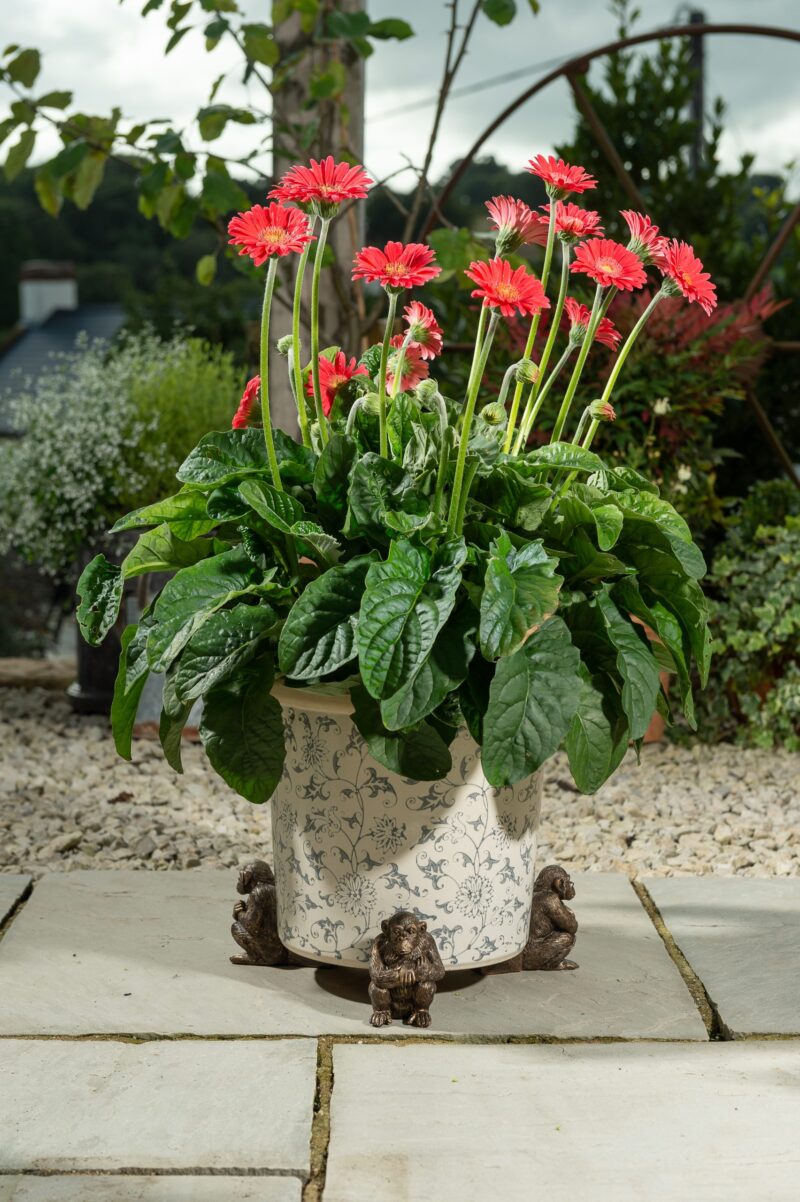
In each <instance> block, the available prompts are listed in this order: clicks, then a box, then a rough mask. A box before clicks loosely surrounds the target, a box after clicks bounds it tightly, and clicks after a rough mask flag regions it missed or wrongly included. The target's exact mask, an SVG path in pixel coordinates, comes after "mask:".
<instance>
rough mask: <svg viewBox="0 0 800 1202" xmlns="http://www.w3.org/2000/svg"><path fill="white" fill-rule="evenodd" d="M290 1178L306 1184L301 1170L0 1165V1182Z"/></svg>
mask: <svg viewBox="0 0 800 1202" xmlns="http://www.w3.org/2000/svg"><path fill="white" fill-rule="evenodd" d="M17 1176H19V1177H282V1178H285V1177H289V1178H291V1179H292V1180H294V1181H298V1180H299V1181H301V1182H302V1181H305V1179H306V1174H305V1172H304V1171H303V1170H302V1169H253V1168H249V1169H240V1168H233V1167H229V1168H217V1169H215V1168H207V1167H206V1168H203V1167H200V1166H198V1165H187V1166H184V1167H181V1168H164V1167H163V1166H162V1167H161V1168H148V1167H147V1166H146V1165H142V1166H140V1167H133V1166H125V1167H122V1168H118V1169H82V1168H59V1169H20V1168H4V1167H3V1166H2V1165H0V1181H2V1179H3V1177H17Z"/></svg>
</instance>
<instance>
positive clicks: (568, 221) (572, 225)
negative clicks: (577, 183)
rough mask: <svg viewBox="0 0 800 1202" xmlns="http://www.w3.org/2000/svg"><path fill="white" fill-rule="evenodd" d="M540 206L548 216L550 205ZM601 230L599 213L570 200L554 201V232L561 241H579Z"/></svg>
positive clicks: (599, 232)
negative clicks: (565, 201)
mask: <svg viewBox="0 0 800 1202" xmlns="http://www.w3.org/2000/svg"><path fill="white" fill-rule="evenodd" d="M542 208H543V210H544V212H545V213H547V216H548V218H549V216H550V205H542ZM602 232H603V227H602V225H601V224H600V214H599V213H595V212H593V211H592V210H591V209H582V208H581V207H580V205H574V204H572V203H571V202H567V203H564V201H561V200H558V201H556V233H557V234H558V235H559V236H560V237H561V239H562V241H564V242H569V243H573V242H579V241H580V239H581V238H593V237H595V236H596V235H597V234H602Z"/></svg>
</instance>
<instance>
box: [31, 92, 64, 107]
mask: <svg viewBox="0 0 800 1202" xmlns="http://www.w3.org/2000/svg"><path fill="white" fill-rule="evenodd" d="M71 100H72V92H45V94H44V96H40V97H39V99H38V100H37V101H36V104H37V106H38V107H39V108H44V109H65V108H66V107H67V105H68V104H69V103H70V101H71Z"/></svg>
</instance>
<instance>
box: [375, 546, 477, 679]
mask: <svg viewBox="0 0 800 1202" xmlns="http://www.w3.org/2000/svg"><path fill="white" fill-rule="evenodd" d="M466 554H467V552H466V547H465V545H464V540H463V539H454V540H450V541H449V542H446V543H443V544H442V545H441V546H440V547H439V548H438V550H437V551H436V552H435V554H433V555H431V553H430V552H429V551H428V550H427V549H425V548H421V547H415V546H413V545H412V544H411V543H410V542H408V541H406V540H405V539H401V540H399V541H398V542H393V543H392V545H391V547H390V550H389V558H388V560H387V561H386V563H375V564H373V565H372V566H371V567H370V569H369V571H368V573H367V579H366V588H365V590H364V596H363V598H362V600H361V610H360V613H359V618H358V633H357V645H358V659H359V665H360V668H361V679H362V680H363V682H364V685H365V687H366V689H367V691H368V692H369V693H370V694H371V695H372V696H373V697H377V698H386V697H391V696H392V694H393V693H396V692H397V691H398V689H400V688H402V686H403V685H404V684H405V683H406V682H407V681H408V680H409V679H410V678H411V677H412V676H414V675H415V673H416V672H417V671H418V670H419V668H420V667H421V666H422V664H423V663H424V661H425V659H426V657H427V656H428V655H429V654H430V652H431V649H432V647H433V644H434V642H435V640H436V636H437V635H438V633H439V631H440V630H441V629H442V627H443V626H444V624H445V622H446V621H447V619H448V617H449V616H450V613H451V611H452V609H453V606H454V604H455V599H456V591H457V589H458V586H459V584H460V583H461V568H462V566H463V564H464V562H465V560H466Z"/></svg>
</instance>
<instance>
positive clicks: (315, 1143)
mask: <svg viewBox="0 0 800 1202" xmlns="http://www.w3.org/2000/svg"><path fill="white" fill-rule="evenodd" d="M332 1093H333V1040H332V1039H331V1037H330V1036H325V1035H322V1036H320V1038H319V1040H318V1041H317V1073H316V1091H315V1094H314V1117H313V1118H312V1120H311V1152H310V1165H311V1172H310V1175H309V1178H308V1180H307V1182H306V1184H305V1186H304V1188H303V1202H322V1195H323V1192H324V1190H325V1177H326V1174H327V1169H328V1152H329V1150H330V1142H331V1095H332Z"/></svg>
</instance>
